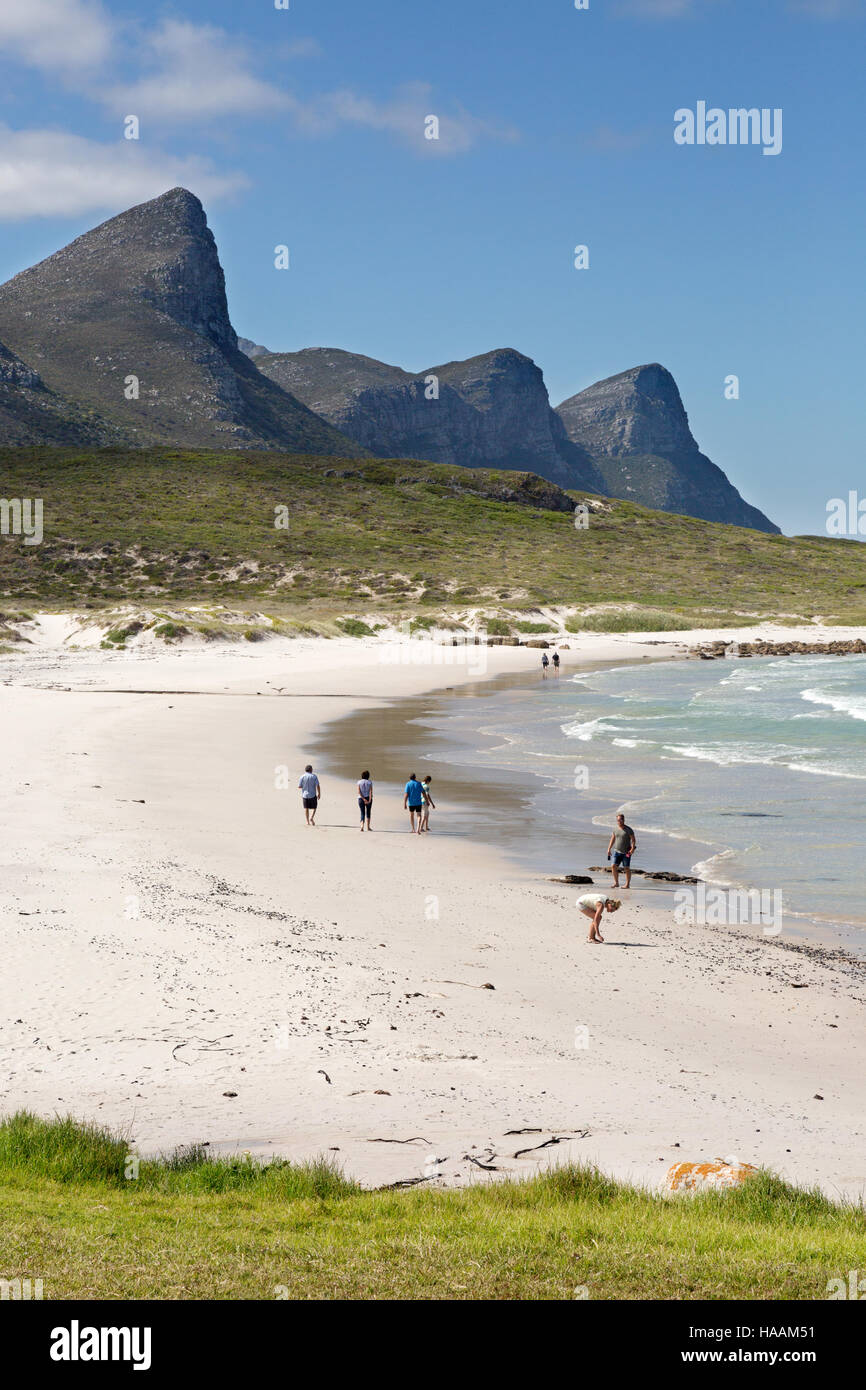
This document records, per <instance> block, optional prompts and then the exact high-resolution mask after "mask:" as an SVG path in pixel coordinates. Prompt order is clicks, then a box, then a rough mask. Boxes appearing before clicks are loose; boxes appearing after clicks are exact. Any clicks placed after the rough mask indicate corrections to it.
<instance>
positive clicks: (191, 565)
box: [0, 449, 866, 622]
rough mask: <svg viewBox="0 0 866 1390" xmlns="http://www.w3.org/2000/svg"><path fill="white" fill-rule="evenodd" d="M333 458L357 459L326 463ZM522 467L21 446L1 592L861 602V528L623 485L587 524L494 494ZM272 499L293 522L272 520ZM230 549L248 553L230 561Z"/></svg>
mask: <svg viewBox="0 0 866 1390" xmlns="http://www.w3.org/2000/svg"><path fill="white" fill-rule="evenodd" d="M334 469H337V470H338V471H344V470H351V471H353V472H354V473H355V475H356V476H353V477H349V478H340V477H333V476H332V477H328V476H326V473H327V472H328V471H329V470H330V471H333V470H334ZM359 474H360V475H361V476H358V475H359ZM517 477H518V475H515V474H508V473H499V474H497V473H492V472H488V471H487V470H474V469H473V470H463V469H459V468H449V467H445V466H442V465H436V464H428V463H414V462H406V461H405V460H396V461H370V462H367V461H364V460H360V461H359V460H357V459H332V458H313V457H310V456H303V455H289V454H262V453H245V454H244V453H221V452H211V453H208V452H188V451H178V450H167V449H156V450H130V451H122V450H105V451H97V452H82V451H78V450H72V449H67V450H63V449H41V450H36V449H34V450H28V449H22V450H16V451H9V452H7V453H6V455H5V457H4V459H3V465H2V478H0V485H2V494H3V496H5V497H42V498H43V499H44V505H45V539H44V541H43V543H42V544H41V545H39V546H32V547H28V546H24V545H23V544H22V543H21V540H20V539H18V538H13V537H4V538H2V539H0V595H5V596H6V598H7V601H9V600H11V601H12V602H17V601H19V600H20V601H21V602H22V603H24V604H33V603H34V602H35V601H40V602H45V603H47V604H49V605H54V606H57V607H60V606H63V605H72V604H82V603H84V602H86V601H88V600H89V601H91V602H93V603H100V602H102V601H112V602H113V601H116V600H119V599H125V598H131V599H135V600H140V601H142V602H146V603H154V602H158V601H160V600H161V601H163V602H165V601H168V600H170V599H174V600H178V601H181V600H193V599H210V600H215V601H218V602H224V603H230V604H233V605H235V606H244V605H246V606H248V607H252V606H265V607H267V608H268V609H269V611H275V612H289V613H292V612H297V611H299V610H301V609H304V608H306V609H307V610H312V609H318V610H320V611H322V612H331V613H336V612H346V611H362V610H363V611H370V612H375V611H379V612H385V613H396V614H401V613H407V612H412V611H415V610H416V609H417V608H418V605H419V603H420V604H422V605H426V606H427V609H428V611H430V607H431V605H432V606H433V607H434V608H435V607H436V606H439V607H444V606H448V605H450V606H452V607H453V606H455V604H456V605H460V604H464V605H465V604H468V603H472V602H478V601H484V602H487V601H492V602H493V603H494V604H496V603H501V604H503V605H506V606H512V607H519V608H524V609H525V608H531V607H532V606H533V605H534V604H539V603H545V604H573V605H582V604H589V603H596V602H599V601H611V600H629V601H632V602H636V603H641V604H646V605H650V606H654V607H659V606H662V607H664V608H666V609H669V610H678V611H680V612H683V613H685V614H686V615H687V616H694V614H695V612H696V610H697V609H701V608H708V609H716V610H719V611H730V612H732V611H734V610H745V611H748V612H752V613H755V612H757V613H761V614H767V613H769V614H772V613H795V614H802V615H806V616H811V615H814V614H823V615H831V616H835V617H836V618H837V620H840V621H842V620H844V621H846V622H856V621H863V619H864V616H866V551H864V549H863V548H862V547H861V546H860V545H858V544H857V543H856V542H853V541H852V542H847V541H832V540H829V539H826V538H820V537H814V538H809V537H801V538H796V539H790V538H786V537H783V536H770V535H764V534H761V533H759V532H754V531H747V530H744V529H742V528H737V527H731V526H724V525H720V524H717V523H712V522H702V521H697V520H694V519H692V518H689V517H682V516H675V515H670V514H668V513H664V512H654V511H649V510H647V509H646V508H643V507H639V506H636V505H634V504H632V503H629V502H624V501H613V502H609V503H608V504H607V506H606V509H605V510H604V511H602V512H599V513H594V514H593V515H592V516H591V518H590V524H589V527H588V529H587V530H579V529H576V528H575V527H574V525H573V524H572V520H571V517H570V516H569V515H568V514H567V513H565V512H558V511H553V510H547V509H542V508H533V507H527V506H524V505H515V504H510V503H503V502H501V501H498V500H495V498H494V497H488V496H484V495H483V494H484V493H485V492H492V493H494V494H495V493H497V492H501V491H502V488H503V487H504V486H513V485H514V484H515V481H516V479H517ZM544 486H545V487H547V486H548V485H544ZM561 496H562V495H560V500H561ZM578 496H579V494H574V497H575V498H576V497H578ZM278 505H285V506H287V507H288V510H289V518H290V526H289V529H288V530H287V531H286V530H278V529H275V527H274V508H275V507H276V506H278ZM106 546H107V547H108V548H107V549H106ZM127 551H129V552H131V553H130V554H127V553H125V552H127ZM142 560H143V561H144V562H145V563H144V564H143V565H142V563H141V561H142ZM238 564H246V565H248V566H249V568H248V569H247V570H245V571H243V572H242V573H241V574H240V575H239V576H235V575H234V574H233V573H232V571H233V568H234V567H235V566H237V565H238ZM287 576H293V577H292V578H291V579H290V582H286V579H287ZM281 581H282V582H281Z"/></svg>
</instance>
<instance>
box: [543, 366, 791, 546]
mask: <svg viewBox="0 0 866 1390" xmlns="http://www.w3.org/2000/svg"><path fill="white" fill-rule="evenodd" d="M556 413H557V415H558V416H559V418H560V419H561V421H562V423H563V425H564V426H565V430H566V433H567V435H568V437H569V439H570V440H571V441H572V443H573V444H576V445H579V446H580V447H581V448H583V449H585V450H586V451H587V452H588V453H589V454H590V455H591V457H592V458H593V460H594V461H595V463H596V466H597V467H598V469H599V471H600V472H601V475H602V477H603V479H604V482H605V490H606V491H607V492H608V493H609V494H610V495H611V496H612V497H625V498H629V499H630V500H631V501H633V502H641V503H643V505H644V506H648V507H659V508H661V509H662V510H664V511H669V512H684V513H685V514H686V515H688V516H697V517H701V518H703V519H704V520H706V521H726V522H729V523H732V524H733V525H736V526H750V527H753V528H754V529H755V530H758V531H778V529H779V528H778V527H777V526H775V525H774V524H773V522H771V521H770V520H768V518H767V517H766V516H764V514H763V512H760V511H758V509H757V507H752V506H750V505H749V503H747V502H745V501H744V500H743V498H742V497H741V496H740V494H739V492H738V491H737V489H736V488H735V487H734V486H733V484H732V483H730V482H729V481H728V479H727V478H726V477H725V474H724V473H723V472H722V470H721V469H720V468H719V467H718V466H717V465H716V464H714V463H713V462H712V460H710V459H708V458H707V457H706V455H704V454H702V453H701V451H700V448H699V446H698V443H697V440H696V439H695V437H694V435H693V434H692V432H691V429H690V428H689V417H688V415H687V414H686V409H685V406H684V405H683V401H682V397H681V396H680V391H679V387H678V386H677V383H676V381H675V380H674V378H673V376H672V375H671V373H670V372H669V371H668V369H667V367H663V366H662V365H661V363H660V362H647V363H644V364H643V365H642V366H639V367H629V368H628V370H627V371H624V372H618V373H617V374H616V376H609V377H605V378H604V380H602V381H596V382H594V384H593V385H592V386H588V387H587V388H586V390H585V391H578V393H577V395H575V396H570V397H569V398H568V400H566V401H563V402H562V404H561V405H559V406H557V408H556Z"/></svg>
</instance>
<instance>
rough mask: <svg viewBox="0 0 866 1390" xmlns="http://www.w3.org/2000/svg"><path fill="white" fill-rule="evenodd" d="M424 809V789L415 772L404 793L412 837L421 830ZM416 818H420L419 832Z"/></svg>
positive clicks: (404, 802) (404, 807)
mask: <svg viewBox="0 0 866 1390" xmlns="http://www.w3.org/2000/svg"><path fill="white" fill-rule="evenodd" d="M423 809H424V788H423V787H422V785H421V783H420V782H419V781H418V778H417V777H416V776H415V774H414V772H413V773H412V775H411V776H410V778H409V781H408V782H407V783H406V789H405V791H404V792H403V810H404V811H408V812H409V832H410V834H412V835H415V834H417V833H418V831H420V829H421V812H422V811H423ZM416 816H417V817H418V831H416V829H415V817H416Z"/></svg>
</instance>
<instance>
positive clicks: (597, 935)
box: [577, 893, 622, 945]
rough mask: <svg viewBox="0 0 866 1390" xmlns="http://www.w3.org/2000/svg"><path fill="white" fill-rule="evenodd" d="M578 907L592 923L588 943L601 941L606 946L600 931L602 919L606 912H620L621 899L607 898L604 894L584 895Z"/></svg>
mask: <svg viewBox="0 0 866 1390" xmlns="http://www.w3.org/2000/svg"><path fill="white" fill-rule="evenodd" d="M577 906H578V908H579V909H580V911H581V912H582V913H583V915H584V917H589V918H590V919H591V922H592V925H591V927H590V929H589V936H588V937H587V938H586V939H587V941H593V942H595V941H600V942H601V943H602V945H604V937H603V936H602V934H601V932H600V931H599V926H600V924H601V919H602V917H603V915H604V913H605V912H606V911H607V912H618V911H619V909H620V908H621V907H622V903H621V902H620V900H619V898H606V897H605V896H604V894H603V893H584V894H583V896H582V897H580V898H578V900H577Z"/></svg>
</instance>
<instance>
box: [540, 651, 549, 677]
mask: <svg viewBox="0 0 866 1390" xmlns="http://www.w3.org/2000/svg"><path fill="white" fill-rule="evenodd" d="M549 665H550V662H549V661H548V659H547V652H542V653H541V678H542V680H544V679H545V677H546V676H547V668H548V666H549Z"/></svg>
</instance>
